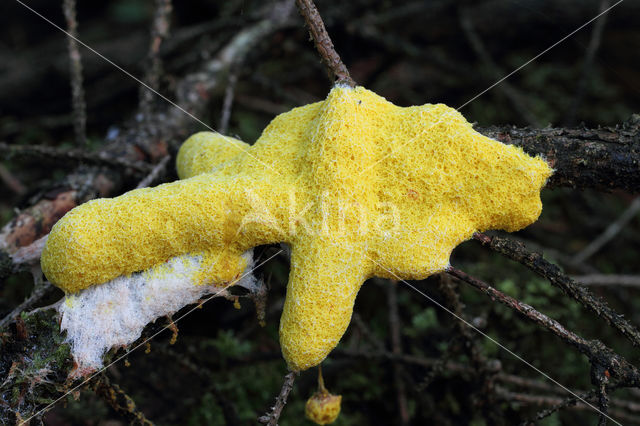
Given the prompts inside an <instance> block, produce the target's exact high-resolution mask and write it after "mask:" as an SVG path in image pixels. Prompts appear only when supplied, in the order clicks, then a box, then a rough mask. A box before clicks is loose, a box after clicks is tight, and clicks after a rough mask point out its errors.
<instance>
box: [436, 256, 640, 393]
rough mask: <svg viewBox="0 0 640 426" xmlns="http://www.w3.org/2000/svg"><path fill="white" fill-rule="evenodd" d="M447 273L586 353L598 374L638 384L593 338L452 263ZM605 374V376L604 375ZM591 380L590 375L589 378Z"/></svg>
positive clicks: (631, 370) (639, 374) (639, 377)
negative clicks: (598, 367) (587, 338)
mask: <svg viewBox="0 0 640 426" xmlns="http://www.w3.org/2000/svg"><path fill="white" fill-rule="evenodd" d="M447 273H448V274H450V275H452V276H454V277H456V278H458V279H459V280H461V281H463V282H466V283H467V284H470V285H471V286H473V287H475V288H477V289H478V290H480V291H481V292H483V293H485V294H486V295H487V296H489V297H490V298H491V299H492V300H496V301H498V302H500V303H502V304H504V305H506V306H508V307H509V308H511V309H513V310H515V311H517V312H519V313H521V314H522V315H524V316H525V317H527V318H529V319H530V320H531V321H533V322H535V323H536V324H538V325H541V326H542V327H544V328H545V329H547V330H549V331H550V332H552V333H553V334H555V335H556V336H558V337H559V338H560V339H561V340H562V341H563V342H565V343H567V344H569V345H571V346H573V347H575V348H576V349H578V351H580V352H581V353H582V354H584V355H586V356H587V357H588V358H589V360H590V362H591V363H592V365H598V366H603V367H602V368H601V370H602V374H604V375H608V376H614V375H615V378H616V379H617V380H618V381H619V383H624V384H625V385H628V386H640V371H638V369H636V367H634V366H633V365H632V364H630V363H629V362H628V361H627V360H626V359H624V358H623V357H622V356H620V355H618V354H616V353H615V352H614V351H613V350H611V349H610V348H608V347H607V346H605V345H604V344H603V343H602V342H599V341H597V340H586V339H584V338H583V337H581V336H579V335H577V334H576V333H574V332H572V331H570V330H567V329H566V328H565V327H564V326H563V325H562V324H560V323H559V322H558V321H556V320H554V319H552V318H549V317H548V316H546V315H545V314H543V313H541V312H539V311H537V310H536V309H534V308H533V307H532V306H530V305H527V304H526V303H523V302H521V301H519V300H517V299H515V298H513V297H511V296H508V295H506V294H504V293H503V292H501V291H499V290H497V289H495V288H493V287H491V286H490V285H489V284H487V283H485V282H483V281H481V280H479V279H477V278H474V277H472V276H470V275H468V274H466V273H465V272H462V271H460V270H459V269H456V268H454V267H452V266H450V267H449V268H447ZM608 376H607V377H608ZM592 380H593V377H592Z"/></svg>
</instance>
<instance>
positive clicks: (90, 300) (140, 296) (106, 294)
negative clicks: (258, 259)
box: [59, 250, 257, 374]
mask: <svg viewBox="0 0 640 426" xmlns="http://www.w3.org/2000/svg"><path fill="white" fill-rule="evenodd" d="M243 257H245V258H246V260H247V268H246V269H245V271H244V273H243V275H242V278H240V279H239V281H238V282H237V283H234V284H233V285H236V286H241V287H244V288H247V289H248V290H254V289H255V288H256V286H257V282H256V278H255V277H254V276H253V274H252V273H251V271H252V270H253V263H254V262H253V253H252V250H250V251H247V252H245V253H244V255H243ZM201 262H202V258H201V257H200V256H189V255H185V256H178V257H174V258H172V259H170V260H169V261H168V262H167V263H166V264H163V265H160V266H157V267H154V268H150V269H147V270H146V271H142V272H139V273H135V274H131V275H128V276H120V277H118V278H115V279H113V280H111V281H109V282H107V283H104V284H99V285H94V286H91V287H89V288H87V289H85V290H82V291H80V292H78V293H75V294H70V295H67V296H66V297H65V299H64V300H63V302H62V303H61V304H60V307H59V312H60V314H61V317H62V320H61V323H60V328H61V330H64V331H66V332H67V336H66V341H67V342H68V343H69V344H70V345H71V354H72V355H73V358H74V360H75V361H76V363H77V364H78V371H79V372H81V374H83V373H86V372H89V371H93V370H97V369H99V368H101V367H102V356H103V355H104V354H105V353H106V352H107V351H108V350H110V349H111V348H114V347H120V346H127V345H129V344H131V343H133V342H134V341H135V340H136V339H138V338H139V337H140V335H141V333H142V330H143V329H144V327H145V326H146V325H147V324H149V323H150V322H152V321H155V320H156V318H159V317H162V316H166V315H171V314H173V313H174V312H177V311H178V310H180V309H181V308H182V307H184V306H186V305H188V304H191V303H195V302H197V301H198V300H199V299H200V298H202V297H203V296H206V295H209V294H215V293H218V294H219V295H223V293H224V290H223V289H224V288H225V286H226V285H227V284H226V283H218V284H217V285H216V284H212V285H202V284H200V285H198V284H194V276H195V275H196V274H197V273H198V272H199V270H200V264H201Z"/></svg>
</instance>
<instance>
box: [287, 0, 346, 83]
mask: <svg viewBox="0 0 640 426" xmlns="http://www.w3.org/2000/svg"><path fill="white" fill-rule="evenodd" d="M296 6H298V11H299V12H300V14H301V15H302V17H303V18H304V21H305V22H306V24H307V27H308V28H309V33H310V34H311V37H312V38H313V41H314V43H315V45H316V49H318V53H319V54H320V57H321V58H322V62H324V64H325V66H326V67H327V71H328V73H329V78H330V79H331V81H333V82H335V83H336V84H346V85H347V86H350V87H355V86H356V82H355V81H354V80H353V79H352V78H351V75H350V74H349V70H348V69H347V67H346V65H345V64H344V63H343V62H342V59H340V55H338V52H336V49H335V48H334V47H333V42H332V41H331V37H329V33H328V32H327V29H326V28H325V26H324V22H322V17H321V16H320V12H318V9H317V8H316V5H315V4H314V3H313V0H296Z"/></svg>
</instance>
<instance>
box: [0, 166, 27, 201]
mask: <svg viewBox="0 0 640 426" xmlns="http://www.w3.org/2000/svg"><path fill="white" fill-rule="evenodd" d="M0 180H2V181H3V182H4V183H5V185H7V188H9V189H10V190H12V191H13V192H15V193H16V194H18V195H22V194H24V193H25V192H26V191H27V189H26V188H25V187H24V185H23V184H22V182H20V181H19V180H18V179H16V177H15V176H13V174H12V173H11V172H10V171H9V169H7V168H6V167H5V166H4V164H0Z"/></svg>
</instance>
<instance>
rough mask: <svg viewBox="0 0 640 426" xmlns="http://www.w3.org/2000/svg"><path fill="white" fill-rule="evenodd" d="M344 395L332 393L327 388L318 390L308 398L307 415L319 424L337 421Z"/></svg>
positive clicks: (305, 409) (305, 411) (305, 412)
mask: <svg viewBox="0 0 640 426" xmlns="http://www.w3.org/2000/svg"><path fill="white" fill-rule="evenodd" d="M341 403H342V396H340V395H331V394H330V393H329V392H327V391H326V390H325V391H324V392H316V393H315V394H313V396H312V397H311V398H309V399H308V400H307V403H306V404H305V407H304V414H305V416H306V417H307V418H308V419H309V420H311V421H312V422H314V423H315V424H318V425H328V424H331V423H333V422H335V421H336V419H337V418H338V415H339V414H340V404H341Z"/></svg>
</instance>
